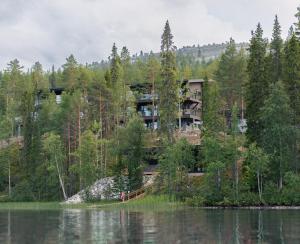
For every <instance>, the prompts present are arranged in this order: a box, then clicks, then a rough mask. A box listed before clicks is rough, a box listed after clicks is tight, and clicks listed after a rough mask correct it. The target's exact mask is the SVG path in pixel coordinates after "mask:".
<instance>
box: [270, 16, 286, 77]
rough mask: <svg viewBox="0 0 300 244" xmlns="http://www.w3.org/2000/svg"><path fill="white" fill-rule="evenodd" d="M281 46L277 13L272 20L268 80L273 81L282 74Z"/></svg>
mask: <svg viewBox="0 0 300 244" xmlns="http://www.w3.org/2000/svg"><path fill="white" fill-rule="evenodd" d="M282 47H283V41H282V38H281V27H280V24H279V21H278V17H277V15H276V16H275V20H274V27H273V34H272V40H271V43H270V56H271V65H270V77H269V78H270V80H271V82H272V83H275V82H277V81H279V80H280V79H281V75H282Z"/></svg>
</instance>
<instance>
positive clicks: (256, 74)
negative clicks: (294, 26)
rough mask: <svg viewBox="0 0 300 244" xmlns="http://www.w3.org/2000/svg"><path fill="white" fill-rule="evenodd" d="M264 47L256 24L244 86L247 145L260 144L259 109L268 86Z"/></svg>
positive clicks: (263, 41) (260, 30) (260, 32)
mask: <svg viewBox="0 0 300 244" xmlns="http://www.w3.org/2000/svg"><path fill="white" fill-rule="evenodd" d="M266 47H267V42H266V40H265V39H264V38H263V30H262V28H261V25H260V24H258V25H257V28H256V31H255V32H253V33H252V38H251V40H250V47H249V53H250V54H249V59H248V67H247V70H248V76H249V81H248V83H247V84H246V107H247V110H246V118H247V132H246V135H247V139H248V142H249V143H252V142H255V141H256V142H257V143H258V144H260V142H261V141H260V134H261V132H262V130H263V127H262V124H261V121H260V109H261V108H262V107H263V105H264V100H265V98H266V96H267V94H268V87H269V84H268V83H267V79H266V64H265V60H266V59H265V58H266Z"/></svg>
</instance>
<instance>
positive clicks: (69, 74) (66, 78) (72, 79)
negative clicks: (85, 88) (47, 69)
mask: <svg viewBox="0 0 300 244" xmlns="http://www.w3.org/2000/svg"><path fill="white" fill-rule="evenodd" d="M66 61H67V62H66V63H65V64H64V65H63V69H64V70H63V82H64V84H65V86H66V88H67V89H68V90H74V89H75V86H76V85H77V82H78V63H77V61H76V59H75V57H74V55H73V54H71V55H70V56H69V57H68V58H67V59H66Z"/></svg>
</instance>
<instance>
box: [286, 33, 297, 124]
mask: <svg viewBox="0 0 300 244" xmlns="http://www.w3.org/2000/svg"><path fill="white" fill-rule="evenodd" d="M283 56H284V65H283V81H284V84H285V87H286V89H287V93H288V95H289V99H290V103H291V108H292V109H293V115H294V116H293V117H294V118H293V121H294V124H295V125H297V124H299V123H300V45H299V42H298V40H297V37H296V35H295V34H293V35H292V36H291V38H290V39H289V40H287V42H286V44H285V48H284V55H283Z"/></svg>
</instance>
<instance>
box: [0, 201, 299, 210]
mask: <svg viewBox="0 0 300 244" xmlns="http://www.w3.org/2000/svg"><path fill="white" fill-rule="evenodd" d="M154 200H155V199H154ZM166 206H167V207H171V206H173V207H176V206H177V207H183V208H191V209H202V210H300V206H284V205H278V206H189V205H186V204H184V203H182V202H170V201H165V200H164V199H163V200H162V201H159V202H156V203H155V202H151V203H150V204H149V203H147V202H142V201H138V200H137V201H131V202H130V203H129V202H124V203H123V202H107V203H104V202H93V203H79V204H64V203H61V202H0V210H5V209H12V210H13V209H24V210H26V209H31V210H34V209H40V210H41V209H99V210H100V209H123V208H127V209H130V208H133V209H135V208H137V209H143V208H145V209H151V208H154V209H155V208H164V207H166Z"/></svg>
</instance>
